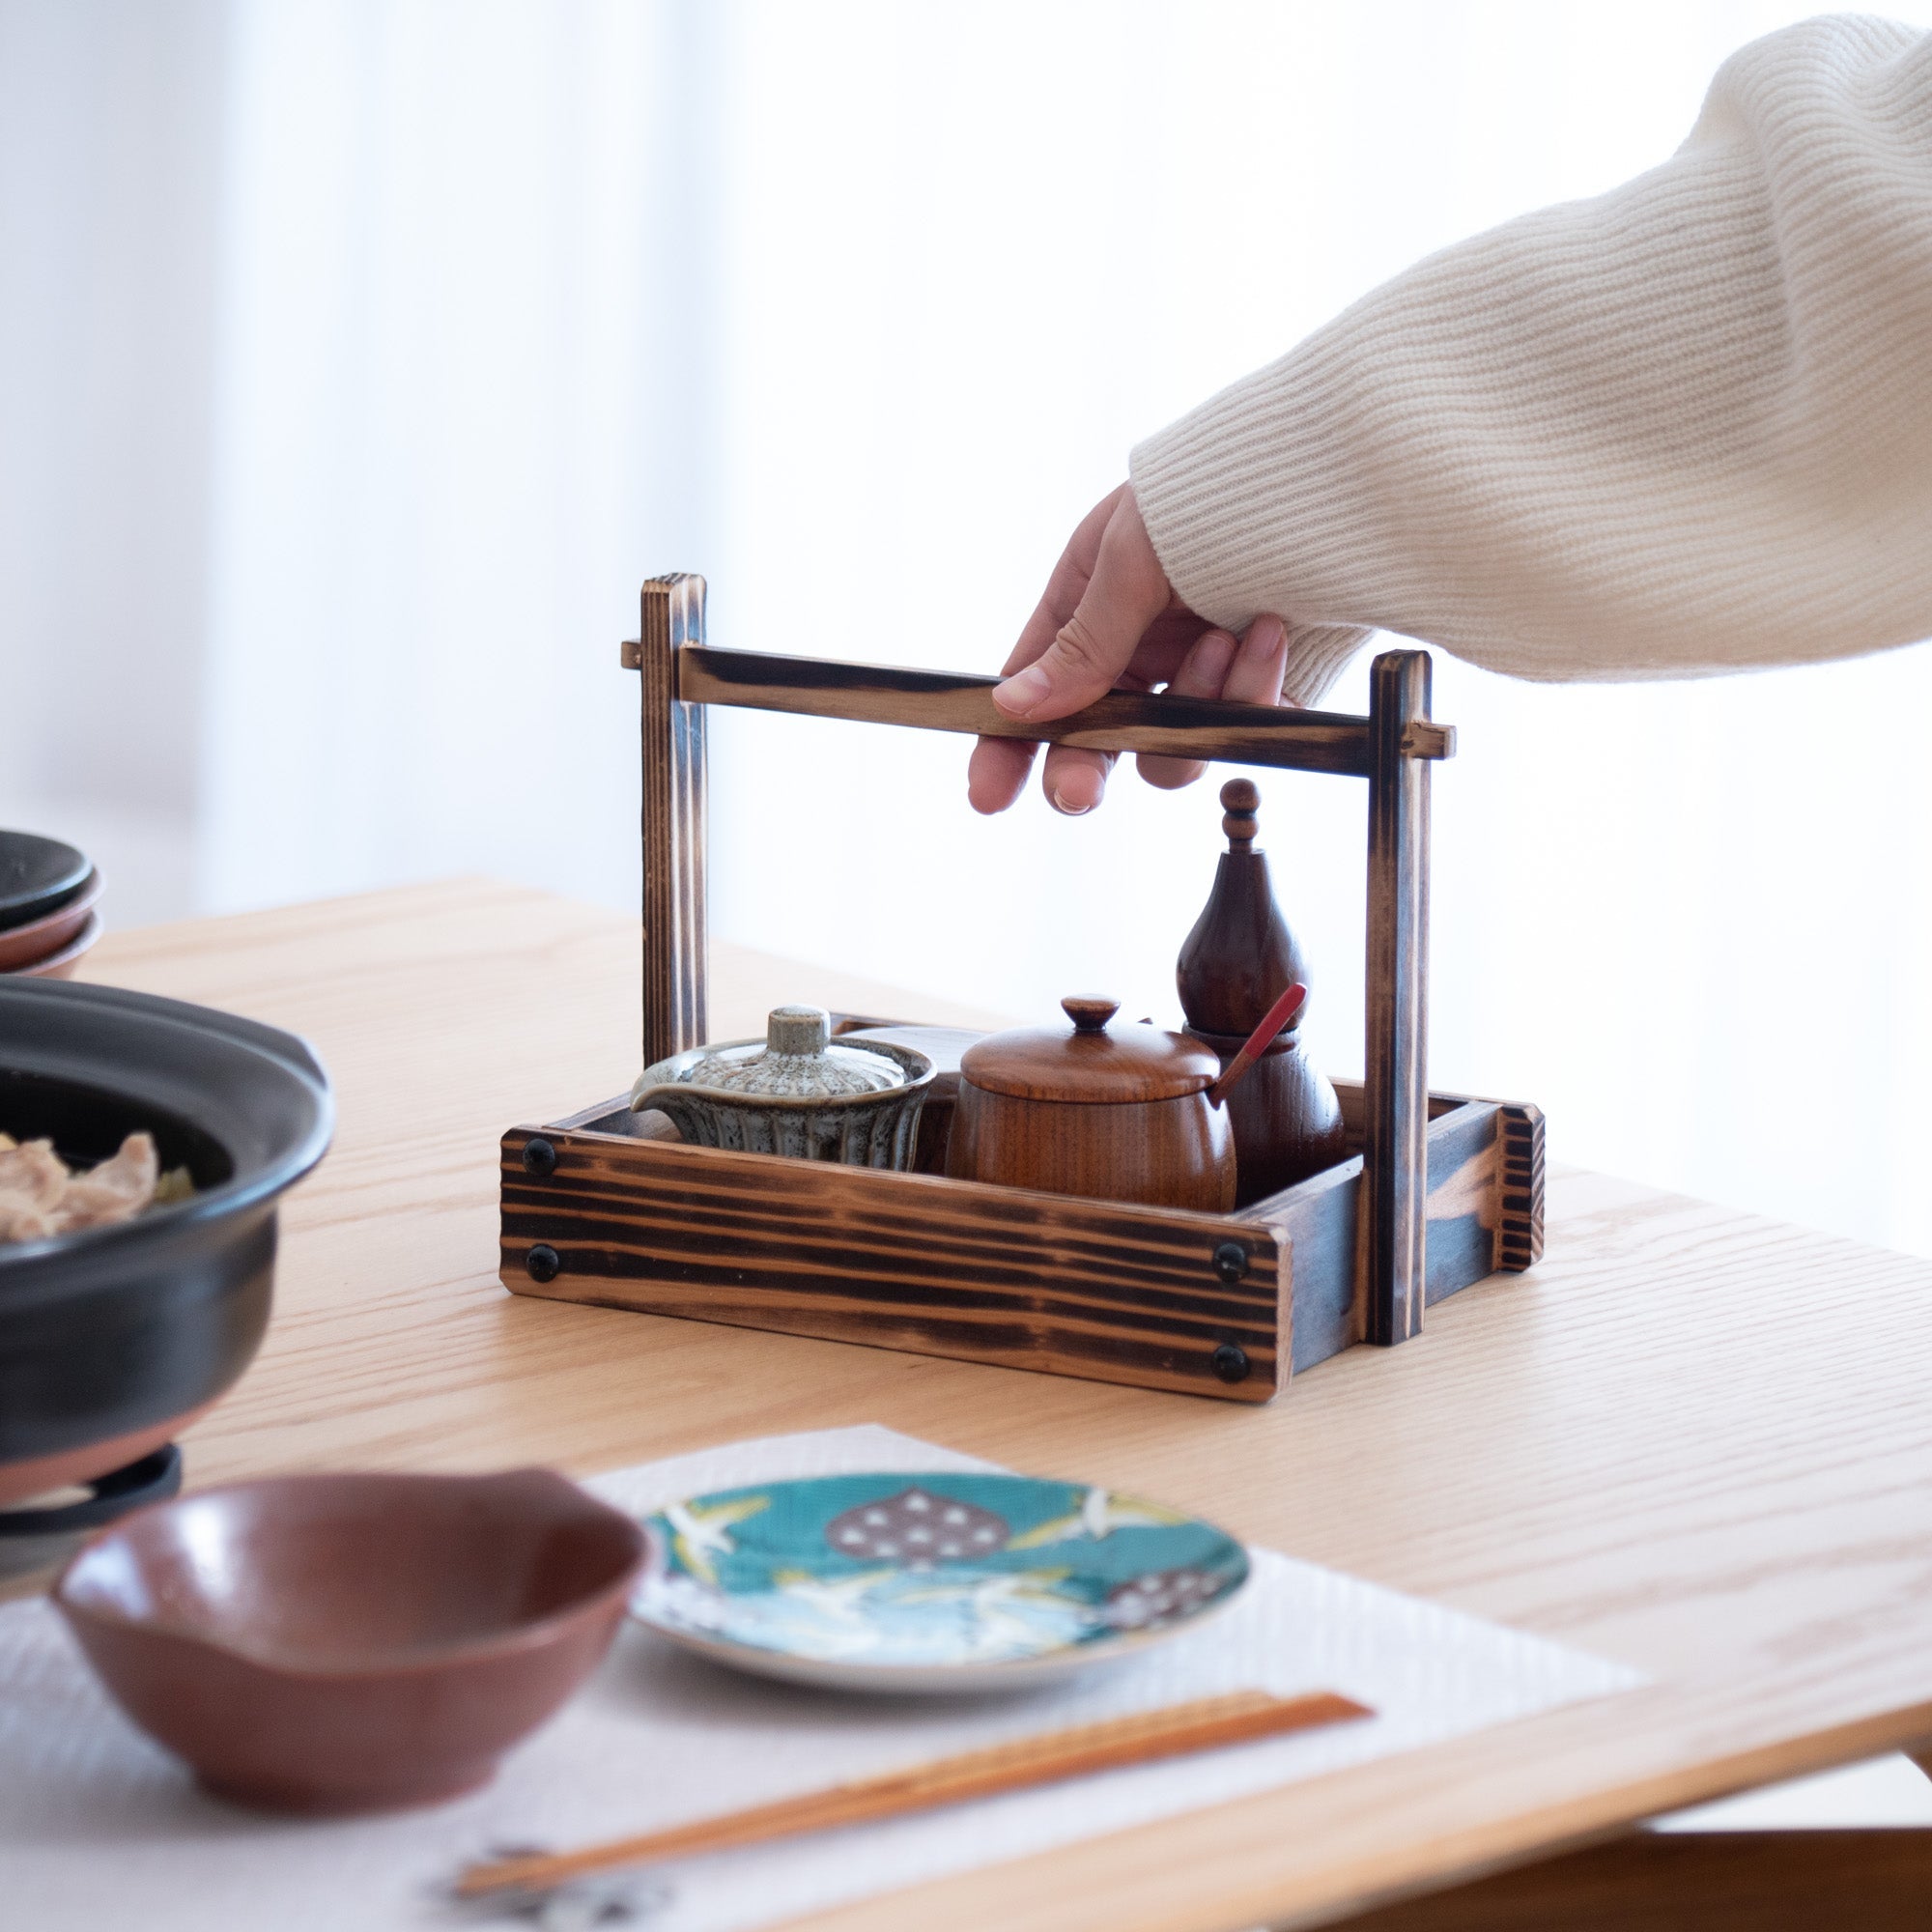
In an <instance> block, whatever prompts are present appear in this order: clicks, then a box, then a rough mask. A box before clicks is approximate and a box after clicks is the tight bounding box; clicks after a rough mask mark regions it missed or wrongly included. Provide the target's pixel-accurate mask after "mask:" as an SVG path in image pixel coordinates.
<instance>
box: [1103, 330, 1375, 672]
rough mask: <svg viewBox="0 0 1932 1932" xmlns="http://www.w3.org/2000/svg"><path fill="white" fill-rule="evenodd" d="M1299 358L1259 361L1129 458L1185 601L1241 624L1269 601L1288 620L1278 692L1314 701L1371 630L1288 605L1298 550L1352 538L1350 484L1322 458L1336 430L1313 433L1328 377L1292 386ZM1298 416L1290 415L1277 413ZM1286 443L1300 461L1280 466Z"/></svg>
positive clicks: (1151, 528)
mask: <svg viewBox="0 0 1932 1932" xmlns="http://www.w3.org/2000/svg"><path fill="white" fill-rule="evenodd" d="M1299 359H1300V358H1299V357H1285V358H1283V360H1282V361H1281V362H1279V363H1276V364H1274V365H1273V367H1271V368H1269V369H1264V370H1260V371H1257V372H1256V374H1255V375H1253V376H1249V377H1247V378H1246V379H1244V380H1243V381H1241V382H1239V383H1236V384H1235V385H1234V386H1233V387H1232V388H1229V389H1224V390H1223V391H1222V392H1221V393H1220V394H1219V395H1218V396H1215V397H1212V398H1211V399H1210V400H1209V401H1208V402H1207V403H1204V404H1203V405H1202V406H1201V407H1200V408H1199V409H1197V410H1194V411H1192V412H1190V413H1188V414H1187V415H1185V416H1182V417H1181V419H1180V420H1179V422H1177V423H1172V424H1170V425H1169V426H1168V427H1167V428H1166V429H1164V430H1161V431H1159V432H1157V433H1156V434H1155V435H1153V436H1151V437H1149V438H1148V439H1147V440H1145V441H1144V442H1141V443H1139V444H1138V445H1137V446H1136V447H1135V448H1134V450H1133V452H1132V454H1131V456H1130V457H1129V459H1128V474H1129V475H1130V477H1131V478H1132V480H1133V486H1134V495H1135V497H1136V499H1137V500H1138V502H1139V504H1140V511H1141V517H1142V520H1143V521H1144V522H1145V523H1146V525H1147V530H1148V535H1149V537H1150V538H1151V540H1152V543H1153V547H1154V554H1156V555H1157V556H1158V557H1159V558H1160V561H1161V566H1162V568H1163V569H1164V570H1165V571H1166V572H1167V577H1168V582H1170V583H1172V584H1173V585H1174V587H1175V589H1176V590H1177V591H1179V594H1180V596H1181V598H1182V600H1183V601H1184V602H1185V603H1186V605H1187V607H1188V609H1189V610H1192V611H1199V612H1200V613H1201V615H1202V616H1204V617H1207V618H1208V619H1209V620H1210V621H1211V622H1213V623H1216V624H1221V625H1225V626H1226V627H1227V628H1228V629H1230V630H1232V631H1236V632H1239V631H1244V630H1246V629H1247V627H1248V625H1249V624H1250V623H1252V622H1253V621H1254V619H1255V618H1256V617H1257V616H1259V615H1260V614H1261V613H1262V612H1263V611H1273V613H1274V614H1275V615H1277V616H1279V617H1280V618H1281V619H1282V620H1283V621H1284V622H1285V623H1286V624H1287V625H1288V669H1287V674H1286V676H1285V677H1284V678H1283V680H1282V696H1283V698H1284V700H1285V701H1286V702H1288V703H1290V704H1299V705H1314V704H1316V703H1317V702H1318V701H1319V700H1320V699H1321V695H1322V694H1323V693H1324V692H1325V691H1326V690H1327V689H1328V687H1329V686H1330V685H1331V684H1333V683H1334V681H1335V679H1336V678H1337V677H1338V676H1340V675H1341V673H1342V671H1343V669H1344V668H1345V667H1346V666H1347V665H1348V662H1349V660H1350V658H1351V657H1353V656H1354V654H1355V652H1356V651H1357V650H1359V649H1360V648H1361V646H1362V643H1363V642H1364V640H1365V639H1367V638H1368V637H1369V636H1370V635H1371V633H1370V631H1369V630H1368V629H1366V628H1365V627H1363V626H1360V625H1355V624H1344V623H1334V622H1323V621H1321V618H1320V617H1318V616H1317V615H1316V613H1315V612H1314V611H1302V612H1297V611H1295V610H1294V609H1293V607H1292V605H1291V606H1288V607H1287V608H1284V607H1285V604H1286V602H1287V600H1286V597H1285V595H1284V592H1285V589H1286V584H1285V579H1289V580H1292V579H1293V576H1294V575H1295V572H1294V570H1293V558H1294V556H1295V555H1296V554H1297V553H1300V554H1303V555H1307V554H1309V553H1311V552H1314V553H1332V552H1333V551H1334V550H1335V548H1336V547H1337V545H1338V540H1339V542H1340V543H1341V545H1343V546H1345V547H1346V545H1347V543H1348V535H1347V533H1346V531H1338V529H1337V528H1336V525H1337V522H1338V519H1339V520H1340V521H1342V522H1343V523H1344V524H1345V525H1346V523H1347V521H1348V518H1349V512H1348V509H1347V508H1346V507H1345V504H1344V502H1343V497H1344V496H1345V493H1344V492H1342V491H1340V490H1338V489H1337V487H1336V485H1335V481H1334V478H1333V476H1332V474H1331V473H1330V472H1331V470H1332V469H1333V468H1334V465H1333V464H1332V463H1331V462H1329V461H1325V460H1324V451H1323V445H1324V444H1326V443H1328V442H1329V441H1331V440H1332V438H1331V437H1327V436H1322V435H1321V434H1319V433H1313V432H1316V430H1317V424H1318V423H1319V420H1320V408H1321V402H1322V401H1324V400H1332V397H1329V398H1324V397H1323V396H1322V394H1321V391H1322V390H1327V389H1332V386H1333V385H1332V382H1330V383H1318V384H1316V385H1315V387H1316V394H1314V395H1308V394H1305V393H1304V394H1302V395H1300V396H1297V395H1296V390H1297V389H1298V388H1300V386H1301V385H1300V384H1296V383H1295V382H1294V380H1293V377H1294V374H1295V373H1297V372H1296V371H1295V363H1296V362H1297V361H1298V360H1299ZM1295 416H1300V417H1301V418H1302V420H1301V422H1300V423H1299V424H1297V425H1293V427H1291V424H1290V422H1285V421H1284V417H1287V418H1290V419H1293V417H1295ZM1296 429H1298V430H1299V431H1300V432H1301V433H1300V434H1299V435H1297V434H1296V433H1295V431H1296ZM1284 449H1287V450H1290V451H1293V452H1294V455H1295V457H1296V458H1305V459H1306V462H1305V467H1304V464H1303V462H1301V461H1297V460H1292V461H1291V462H1289V463H1288V464H1284V463H1283V462H1282V460H1281V454H1282V451H1283V450H1284ZM1285 565H1286V566H1287V568H1286V569H1285V568H1284V566H1285Z"/></svg>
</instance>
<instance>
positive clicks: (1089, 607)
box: [993, 490, 1174, 721]
mask: <svg viewBox="0 0 1932 1932" xmlns="http://www.w3.org/2000/svg"><path fill="white" fill-rule="evenodd" d="M1173 598H1174V590H1173V587H1172V585H1170V584H1169V582H1168V581H1167V573H1166V572H1165V571H1164V570H1162V568H1161V567H1160V559H1159V557H1157V556H1156V555H1155V554H1154V548H1153V544H1152V542H1151V540H1150V538H1149V536H1148V533H1147V526H1146V525H1145V524H1144V523H1142V522H1141V512H1140V505H1139V504H1138V503H1136V502H1135V501H1134V497H1133V492H1132V491H1131V490H1126V491H1122V495H1121V500H1120V502H1119V503H1118V504H1117V505H1116V506H1115V510H1114V514H1113V516H1112V518H1111V519H1109V521H1108V524H1107V527H1106V530H1105V532H1104V533H1103V534H1102V536H1101V538H1100V550H1099V554H1098V555H1097V556H1096V557H1095V558H1094V574H1093V576H1092V577H1091V578H1089V579H1088V581H1087V588H1086V589H1085V590H1084V591H1083V592H1082V593H1081V596H1080V602H1079V604H1078V605H1077V606H1076V607H1075V609H1074V612H1073V614H1072V616H1070V617H1069V618H1068V619H1067V620H1066V622H1065V624H1063V625H1062V626H1061V627H1060V630H1059V632H1058V633H1057V634H1056V636H1055V637H1054V639H1053V641H1052V643H1050V644H1048V645H1047V647H1046V649H1045V650H1044V651H1043V652H1042V653H1041V654H1040V656H1039V657H1038V658H1037V659H1036V660H1035V662H1034V663H1032V664H1030V665H1028V666H1027V667H1026V668H1025V669H1024V670H1017V671H1015V672H1014V673H1013V674H1012V676H1010V677H1009V678H1008V679H1007V680H1006V682H1005V683H1004V684H1000V685H996V686H995V687H994V690H993V702H994V703H995V704H996V705H998V706H999V708H1000V709H1001V710H1002V711H1004V712H1005V713H1006V714H1007V716H1008V717H1009V718H1020V719H1039V720H1041V721H1045V720H1047V719H1051V718H1065V716H1066V715H1067V713H1068V712H1072V711H1078V710H1080V709H1081V708H1082V707H1083V706H1085V705H1089V704H1092V703H1093V702H1094V699H1095V698H1096V697H1099V696H1101V695H1102V694H1103V693H1106V692H1109V691H1111V690H1112V689H1113V688H1114V686H1115V684H1116V683H1117V682H1118V681H1119V679H1120V676H1121V673H1122V671H1124V670H1125V669H1126V668H1127V666H1128V664H1129V662H1130V661H1131V660H1132V658H1133V655H1134V652H1135V650H1136V649H1137V648H1138V647H1139V644H1140V640H1141V639H1142V638H1143V637H1144V636H1145V635H1146V633H1147V630H1148V627H1149V626H1150V625H1151V623H1152V622H1153V621H1154V619H1155V618H1156V617H1158V616H1159V615H1160V614H1161V612H1162V611H1165V610H1166V609H1167V608H1168V606H1169V604H1170V603H1171V602H1172V601H1173Z"/></svg>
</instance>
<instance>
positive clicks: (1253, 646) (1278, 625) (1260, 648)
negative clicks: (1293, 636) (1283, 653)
mask: <svg viewBox="0 0 1932 1932" xmlns="http://www.w3.org/2000/svg"><path fill="white" fill-rule="evenodd" d="M1287 636H1288V626H1287V625H1286V624H1284V623H1283V622H1282V621H1281V619H1280V618H1279V617H1277V616H1274V615H1273V614H1271V613H1269V612H1264V613H1263V614H1262V615H1261V616H1259V617H1257V618H1256V619H1255V621H1254V622H1253V623H1252V624H1250V625H1249V626H1248V635H1247V636H1246V637H1245V638H1244V639H1242V640H1241V648H1242V650H1244V651H1245V652H1246V653H1247V654H1248V656H1249V657H1251V658H1269V657H1272V656H1273V655H1274V654H1275V652H1276V651H1278V650H1280V649H1281V644H1282V639H1284V638H1285V637H1287Z"/></svg>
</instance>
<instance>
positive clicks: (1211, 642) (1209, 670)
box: [1187, 631, 1235, 693]
mask: <svg viewBox="0 0 1932 1932" xmlns="http://www.w3.org/2000/svg"><path fill="white" fill-rule="evenodd" d="M1234 662H1235V640H1234V639H1233V638H1231V637H1229V636H1228V634H1227V633H1226V632H1225V631H1209V632H1208V633H1207V634H1206V635H1205V636H1204V637H1203V638H1202V639H1201V641H1200V642H1199V643H1198V644H1196V645H1195V646H1194V656H1193V661H1192V662H1191V663H1190V664H1189V666H1188V668H1187V669H1188V679H1187V681H1188V682H1189V683H1190V684H1205V685H1207V686H1208V688H1209V689H1210V690H1211V691H1214V692H1217V693H1218V692H1219V691H1220V689H1221V680H1222V679H1223V678H1225V677H1226V676H1227V675H1228V667H1229V666H1230V665H1231V664H1233V663H1234Z"/></svg>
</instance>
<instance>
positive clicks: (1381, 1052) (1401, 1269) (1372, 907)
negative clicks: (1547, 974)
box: [1362, 651, 1431, 1348]
mask: <svg viewBox="0 0 1932 1932" xmlns="http://www.w3.org/2000/svg"><path fill="white" fill-rule="evenodd" d="M1430 670H1431V664H1430V658H1429V653H1428V652H1427V651H1386V652H1384V653H1383V654H1382V655H1381V656H1380V657H1378V658H1377V659H1376V661H1375V666H1374V668H1373V670H1372V672H1371V679H1372V682H1371V688H1370V696H1369V931H1368V949H1369V972H1368V1002H1367V1010H1366V1021H1367V1026H1368V1043H1367V1049H1368V1050H1367V1073H1366V1079H1365V1082H1364V1088H1365V1091H1364V1094H1363V1099H1364V1102H1365V1107H1366V1113H1367V1133H1366V1136H1365V1141H1364V1148H1363V1154H1364V1158H1363V1169H1364V1173H1363V1181H1364V1187H1363V1192H1364V1194H1365V1196H1366V1198H1367V1202H1368V1226H1367V1227H1366V1229H1365V1230H1364V1231H1363V1234H1364V1239H1363V1243H1362V1250H1363V1257H1364V1282H1365V1287H1366V1291H1367V1303H1366V1307H1365V1310H1364V1316H1363V1340H1364V1341H1368V1342H1376V1343H1379V1344H1381V1345H1382V1346H1383V1347H1384V1348H1386V1347H1388V1346H1389V1345H1391V1344H1392V1343H1396V1342H1403V1341H1406V1340H1407V1339H1408V1337H1409V1336H1411V1335H1413V1334H1416V1333H1417V1332H1418V1331H1419V1330H1420V1329H1421V1327H1422V1303H1423V1288H1424V1280H1425V1275H1424V1257H1423V1239H1424V1231H1425V1228H1426V1226H1427V1222H1426V1219H1425V1216H1426V1213H1427V1205H1426V1204H1427V1197H1428V1191H1429V1179H1428V1164H1427V1155H1426V1151H1425V1147H1424V1137H1425V1134H1426V1132H1427V1129H1428V1125H1429V990H1428V988H1429V760H1428V759H1427V758H1424V757H1413V756H1410V755H1408V753H1406V751H1405V748H1404V747H1405V740H1406V737H1407V735H1408V731H1409V727H1410V726H1411V725H1415V724H1416V723H1418V722H1420V721H1423V720H1426V719H1427V718H1428V716H1429V687H1430Z"/></svg>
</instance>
